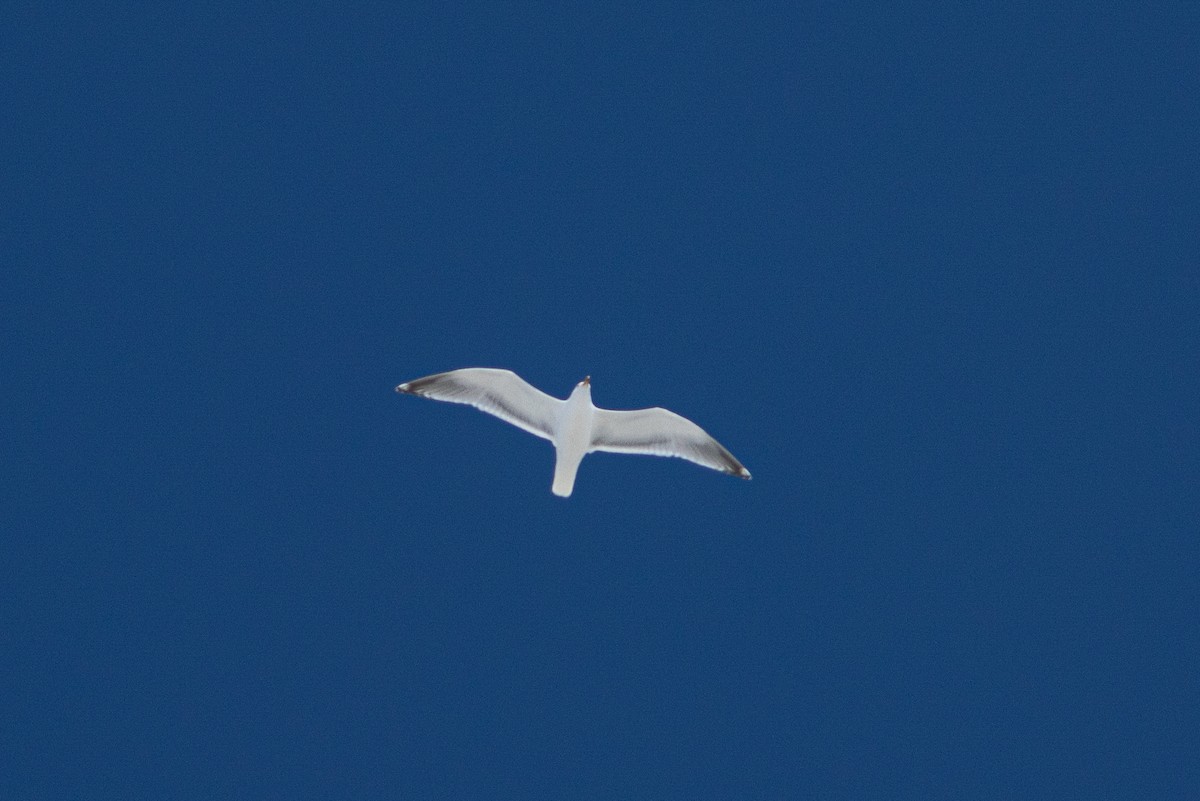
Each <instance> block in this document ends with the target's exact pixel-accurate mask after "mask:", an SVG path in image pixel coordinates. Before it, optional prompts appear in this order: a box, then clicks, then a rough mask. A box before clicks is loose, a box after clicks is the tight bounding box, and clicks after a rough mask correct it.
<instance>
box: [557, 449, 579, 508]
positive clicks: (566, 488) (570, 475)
mask: <svg viewBox="0 0 1200 801" xmlns="http://www.w3.org/2000/svg"><path fill="white" fill-rule="evenodd" d="M554 456H555V458H554V483H553V484H552V485H550V491H551V492H553V493H554V494H555V495H558V496H560V497H563V498H569V497H571V491H572V490H573V489H575V473H576V472H577V471H578V470H579V463H580V462H581V461H583V455H582V454H580V455H579V456H577V457H575V458H571V457H570V455H567V454H564V453H562V452H561V451H556V452H555V455H554ZM564 456H566V458H563V457H564Z"/></svg>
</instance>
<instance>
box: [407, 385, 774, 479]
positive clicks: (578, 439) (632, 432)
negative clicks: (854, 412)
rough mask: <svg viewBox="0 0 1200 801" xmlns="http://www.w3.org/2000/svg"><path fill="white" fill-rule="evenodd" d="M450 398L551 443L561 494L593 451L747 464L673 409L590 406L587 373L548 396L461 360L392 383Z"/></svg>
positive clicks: (726, 468) (722, 466) (729, 468)
mask: <svg viewBox="0 0 1200 801" xmlns="http://www.w3.org/2000/svg"><path fill="white" fill-rule="evenodd" d="M396 391H397V392H400V393H403V394H406V395H421V396H423V397H426V398H433V399H434V400H441V401H449V402H450V403H465V404H468V405H470V406H474V407H475V408H476V409H480V410H482V411H485V412H487V413H488V414H493V415H495V416H496V417H499V418H500V419H501V420H504V421H505V422H508V423H512V424H513V425H514V426H516V427H517V428H521V429H524V430H526V431H528V432H529V433H530V434H534V435H536V436H539V437H541V438H542V439H548V440H550V441H551V442H552V443H554V451H555V454H556V456H555V462H554V483H553V484H552V485H551V487H550V490H551V492H553V493H554V494H555V495H560V496H562V497H564V498H566V497H568V496H569V495H570V494H571V490H572V489H573V488H574V487H575V472H576V471H577V470H578V469H579V463H580V462H582V461H583V457H584V456H586V455H587V454H589V453H592V452H593V451H609V452H611V453H641V454H651V455H654V456H678V457H679V458H681V459H687V460H688V461H690V462H695V463H696V464H699V465H703V466H705V467H710V468H712V469H713V470H720V471H722V472H725V473H729V474H730V475H734V476H738V477H739V478H750V471H749V470H747V469H746V468H745V467H743V466H742V463H741V462H739V461H738V460H737V459H735V458H734V457H733V454H732V453H730V452H729V451H727V450H725V448H724V447H723V446H722V445H721V443H719V442H717V441H716V440H715V439H713V438H712V437H710V436H709V435H708V434H707V433H705V431H704V429H702V428H700V426H698V425H696V424H695V423H693V422H692V421H691V420H688V419H687V418H686V417H680V416H679V415H677V414H675V413H674V412H670V411H667V410H666V409H660V408H658V407H655V408H653V409H634V410H631V411H614V410H611V409H599V408H597V407H596V406H594V405H592V382H591V376H588V377H587V378H584V379H583V380H582V381H580V382H579V383H578V384H576V385H575V389H574V390H573V391H572V392H571V397H569V398H567V399H566V400H559V399H558V398H552V397H550V396H549V395H547V394H546V393H544V392H542V391H541V390H539V389H537V388H535V387H533V386H531V385H530V384H528V383H526V382H525V381H524V380H523V379H522V378H521V377H520V376H518V375H517V374H516V373H514V372H512V371H511V370H496V369H492V368H489V367H467V368H465V369H462V370H451V371H450V372H448V373H437V374H436V375H431V376H426V377H425V378H418V379H416V380H415V381H409V382H407V383H405V384H401V385H400V386H398V387H396Z"/></svg>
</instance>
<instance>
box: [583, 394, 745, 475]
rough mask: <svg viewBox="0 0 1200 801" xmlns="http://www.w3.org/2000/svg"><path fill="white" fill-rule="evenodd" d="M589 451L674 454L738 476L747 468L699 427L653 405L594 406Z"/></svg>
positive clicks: (655, 454) (743, 473)
mask: <svg viewBox="0 0 1200 801" xmlns="http://www.w3.org/2000/svg"><path fill="white" fill-rule="evenodd" d="M591 450H593V451H609V452H611V453H642V454H651V455H654V456H677V457H679V458H680V459H687V460H688V461H690V462H695V463H696V464H699V465H703V466H705V467H710V468H712V469H713V470H720V471H722V472H724V473H729V474H730V475H734V476H738V477H740V478H750V471H749V470H747V469H746V468H745V467H743V466H742V463H741V462H739V461H738V460H737V459H735V458H734V456H733V454H732V453H730V452H729V451H727V450H726V449H725V447H724V446H723V445H721V443H719V442H717V441H716V440H715V439H713V438H712V437H710V436H709V435H708V433H707V432H705V431H704V429H702V428H701V427H700V426H698V425H696V424H695V423H693V422H692V421H691V420H688V419H687V418H686V417H681V416H680V415H678V414H675V412H671V411H668V410H666V409H661V408H658V407H655V408H653V409H634V410H632V411H614V410H611V409H597V410H596V413H595V417H594V418H593V422H592V444H591Z"/></svg>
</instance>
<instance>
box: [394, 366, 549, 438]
mask: <svg viewBox="0 0 1200 801" xmlns="http://www.w3.org/2000/svg"><path fill="white" fill-rule="evenodd" d="M396 391H397V392H400V393H403V394H405V395H420V396H422V397H425V398H433V399H434V400H440V401H448V402H449V403H465V404H467V405H469V406H474V407H475V408H476V409H479V410H481V411H484V412H487V413H488V414H491V415H495V416H496V417H499V418H500V419H501V420H503V421H504V422H506V423H511V424H512V425H514V426H516V427H517V428H520V429H523V430H525V431H528V432H529V433H530V434H534V435H536V436H539V437H541V438H542V439H548V440H551V441H553V439H554V430H555V428H556V427H557V425H558V422H557V421H558V410H559V407H561V406H562V404H563V403H565V401H561V400H559V399H558V398H552V397H550V396H549V395H547V394H546V393H544V392H542V391H541V390H539V389H537V388H536V387H533V386H531V385H530V384H528V383H526V382H525V381H524V380H523V379H522V378H521V377H520V376H519V375H517V374H516V373H514V372H513V371H511V370H495V369H492V368H489V367H467V368H464V369H462V370H451V371H450V372H448V373H437V374H436V375H431V376H426V377H425V378H418V379H417V380H415V381H409V382H407V383H405V384H401V385H400V386H398V387H396Z"/></svg>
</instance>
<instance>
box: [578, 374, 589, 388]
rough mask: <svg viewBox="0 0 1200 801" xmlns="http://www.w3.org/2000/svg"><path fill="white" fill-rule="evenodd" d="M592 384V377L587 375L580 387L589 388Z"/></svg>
mask: <svg viewBox="0 0 1200 801" xmlns="http://www.w3.org/2000/svg"><path fill="white" fill-rule="evenodd" d="M591 383H592V377H591V376H590V375H585V376H584V377H583V380H582V381H580V382H579V386H581V387H587V386H591Z"/></svg>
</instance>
